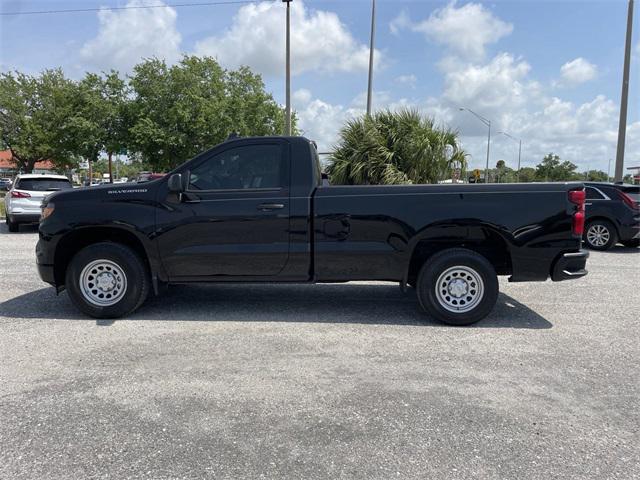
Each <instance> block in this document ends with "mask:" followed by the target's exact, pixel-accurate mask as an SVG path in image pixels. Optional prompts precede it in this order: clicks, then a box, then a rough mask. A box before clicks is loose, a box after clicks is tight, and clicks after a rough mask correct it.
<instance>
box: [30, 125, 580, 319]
mask: <svg viewBox="0 0 640 480" xmlns="http://www.w3.org/2000/svg"><path fill="white" fill-rule="evenodd" d="M584 202H585V190H584V186H583V185H582V184H581V183H536V184H472V185H468V184H458V185H455V184H453V185H451V184H449V185H394V186H381V185H366V186H360V185H358V186H347V185H345V186H342V185H340V186H338V185H336V186H332V185H329V184H328V182H327V181H326V180H325V176H324V175H323V174H322V173H321V166H320V162H319V159H318V154H317V152H316V148H315V144H314V143H313V142H311V141H309V140H307V139H305V138H302V137H257V138H240V139H233V140H228V141H226V142H224V143H222V144H220V145H218V146H216V147H214V148H212V149H211V150H208V151H206V152H204V153H202V154H200V155H198V156H196V157H195V158H193V159H191V160H189V161H187V162H186V163H184V164H183V165H181V166H180V167H178V168H176V169H175V170H173V171H172V172H170V173H169V174H167V175H166V176H165V177H163V178H161V179H157V180H154V181H150V182H147V183H142V184H119V185H107V186H101V187H97V188H90V189H79V190H73V191H61V192H58V193H54V194H52V195H50V196H49V197H47V199H46V200H45V201H44V202H43V205H42V219H41V221H40V227H39V241H38V245H37V247H36V256H37V264H38V270H39V273H40V276H41V278H42V279H43V280H44V281H45V282H47V283H49V284H51V285H52V286H54V287H55V288H56V291H57V292H58V293H59V292H61V291H62V290H64V289H66V291H67V292H68V295H69V297H70V298H71V301H72V302H73V303H74V304H75V305H76V306H77V307H78V308H79V309H80V310H81V311H82V312H84V313H85V314H87V315H90V316H92V317H97V318H116V317H121V316H124V315H127V314H130V313H131V312H133V311H134V310H136V309H137V308H138V307H140V306H141V305H142V304H143V302H144V301H145V299H146V298H147V295H148V293H149V292H150V291H152V290H153V292H154V293H155V294H156V295H158V294H160V293H161V292H162V291H163V290H164V287H165V286H166V285H170V284H185V283H194V282H237V283H248V282H282V283H285V282H306V283H314V282H347V281H351V280H379V281H390V282H398V283H399V284H400V285H401V287H402V288H403V289H404V288H407V286H411V287H413V288H415V290H416V293H417V298H418V301H419V304H420V306H421V307H422V309H423V310H424V311H426V313H427V314H428V315H429V316H431V317H432V318H435V319H438V320H440V321H442V322H445V323H448V324H452V325H468V324H471V323H473V322H476V321H478V320H480V319H482V318H484V317H485V316H486V315H488V314H489V313H490V312H491V310H492V308H493V307H494V304H495V302H496V299H497V297H498V278H497V277H498V275H508V276H509V280H510V281H512V282H530V281H545V280H547V279H548V278H549V277H550V278H551V279H552V280H554V281H559V280H568V279H576V278H579V277H582V276H584V275H586V273H587V272H586V270H585V264H586V260H587V256H588V253H587V252H586V251H583V250H581V237H582V234H583V228H584ZM238 288H242V287H241V286H239V287H238ZM222 301H223V300H222Z"/></svg>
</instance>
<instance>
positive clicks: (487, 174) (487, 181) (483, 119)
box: [460, 107, 491, 183]
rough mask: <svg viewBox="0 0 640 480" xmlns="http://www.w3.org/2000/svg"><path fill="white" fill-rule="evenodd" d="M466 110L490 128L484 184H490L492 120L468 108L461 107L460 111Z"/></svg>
mask: <svg viewBox="0 0 640 480" xmlns="http://www.w3.org/2000/svg"><path fill="white" fill-rule="evenodd" d="M464 110H466V111H467V112H469V113H470V114H471V115H473V116H474V117H476V118H477V119H478V120H480V121H481V122H482V123H484V124H485V125H486V126H487V127H489V133H488V134H487V165H486V166H485V168H484V183H489V148H490V146H491V120H489V119H487V118H484V117H483V116H482V115H479V114H477V113H476V112H474V111H473V110H470V109H468V108H466V107H460V111H461V112H462V111H464Z"/></svg>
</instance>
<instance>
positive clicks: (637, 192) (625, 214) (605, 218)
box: [584, 182, 640, 250]
mask: <svg viewBox="0 0 640 480" xmlns="http://www.w3.org/2000/svg"><path fill="white" fill-rule="evenodd" d="M585 187H586V188H585V191H586V195H587V203H586V214H587V217H586V227H585V230H584V241H585V243H586V245H587V246H588V247H589V248H592V249H594V250H608V249H609V248H611V247H613V246H614V245H615V244H616V243H618V242H620V243H622V244H623V245H624V246H626V247H638V246H640V185H623V184H613V183H592V182H586V183H585Z"/></svg>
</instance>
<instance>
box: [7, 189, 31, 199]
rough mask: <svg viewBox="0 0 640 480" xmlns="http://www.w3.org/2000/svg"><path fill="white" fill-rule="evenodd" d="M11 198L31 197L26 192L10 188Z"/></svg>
mask: <svg viewBox="0 0 640 480" xmlns="http://www.w3.org/2000/svg"><path fill="white" fill-rule="evenodd" d="M11 198H31V195H29V194H28V193H27V192H18V191H17V190H11Z"/></svg>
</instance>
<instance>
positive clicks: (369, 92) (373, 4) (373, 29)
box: [367, 0, 376, 116]
mask: <svg viewBox="0 0 640 480" xmlns="http://www.w3.org/2000/svg"><path fill="white" fill-rule="evenodd" d="M375 37H376V0H372V1H371V40H370V43H369V85H368V88H367V116H369V115H371V96H372V87H373V49H374V43H375Z"/></svg>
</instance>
